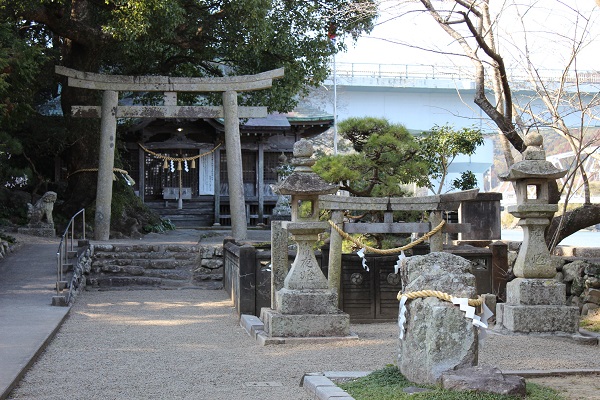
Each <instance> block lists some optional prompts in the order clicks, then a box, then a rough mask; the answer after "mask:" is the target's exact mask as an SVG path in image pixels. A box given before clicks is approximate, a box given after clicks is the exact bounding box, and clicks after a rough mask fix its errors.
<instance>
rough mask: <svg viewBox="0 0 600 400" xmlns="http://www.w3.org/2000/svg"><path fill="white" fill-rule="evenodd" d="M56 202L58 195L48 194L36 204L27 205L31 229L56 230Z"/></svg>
mask: <svg viewBox="0 0 600 400" xmlns="http://www.w3.org/2000/svg"><path fill="white" fill-rule="evenodd" d="M54 202H56V193H55V192H46V193H44V195H43V196H42V197H41V198H40V199H39V200H38V201H36V203H35V204H31V203H27V217H28V218H29V227H30V228H34V227H45V226H48V227H51V228H54V221H53V220H52V210H53V209H54ZM44 217H45V218H46V221H45V224H44V223H43V222H42V219H43V218H44Z"/></svg>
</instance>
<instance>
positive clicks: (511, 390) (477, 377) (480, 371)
mask: <svg viewBox="0 0 600 400" xmlns="http://www.w3.org/2000/svg"><path fill="white" fill-rule="evenodd" d="M442 387H443V388H444V389H449V390H460V391H469V392H477V393H482V392H483V393H496V394H501V395H507V396H518V397H525V394H526V392H527V390H526V386H525V379H523V378H522V377H520V376H512V375H504V374H502V372H501V371H500V370H499V369H498V368H492V367H469V368H464V369H458V370H456V371H447V372H444V374H443V375H442Z"/></svg>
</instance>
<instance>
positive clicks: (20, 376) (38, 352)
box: [0, 306, 71, 400]
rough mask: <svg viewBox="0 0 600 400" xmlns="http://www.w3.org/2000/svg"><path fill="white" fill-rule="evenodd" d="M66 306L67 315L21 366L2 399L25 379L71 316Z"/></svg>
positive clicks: (1, 396)
mask: <svg viewBox="0 0 600 400" xmlns="http://www.w3.org/2000/svg"><path fill="white" fill-rule="evenodd" d="M65 308H66V312H65V315H63V316H62V318H61V319H60V321H59V322H58V324H56V327H55V328H54V329H53V330H52V332H50V334H49V335H48V337H47V338H46V339H45V340H44V341H43V342H42V343H41V345H40V347H39V348H38V349H37V350H35V351H34V353H33V354H32V355H31V358H30V359H29V361H28V362H27V363H26V364H25V365H23V368H21V371H20V372H19V373H18V374H17V375H16V376H15V379H14V380H13V381H12V383H11V384H10V385H8V387H7V388H6V390H5V391H4V393H0V400H3V399H6V398H8V396H9V395H10V393H11V392H12V390H13V389H14V388H15V387H16V386H17V385H18V384H19V382H20V381H21V379H23V376H25V374H26V373H27V371H28V370H29V368H30V367H31V366H32V365H33V364H34V363H35V362H36V361H37V359H38V358H39V356H40V355H41V354H42V353H43V352H44V350H46V347H48V345H49V344H50V342H51V341H52V339H54V336H56V334H57V333H58V331H59V330H60V328H61V326H62V325H63V323H64V322H65V321H66V320H67V318H68V317H69V314H70V313H71V306H67V307H65Z"/></svg>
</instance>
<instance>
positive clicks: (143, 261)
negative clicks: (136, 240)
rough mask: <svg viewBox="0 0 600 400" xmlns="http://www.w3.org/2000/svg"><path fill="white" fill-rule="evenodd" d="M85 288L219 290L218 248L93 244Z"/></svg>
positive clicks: (219, 250) (220, 280)
mask: <svg viewBox="0 0 600 400" xmlns="http://www.w3.org/2000/svg"><path fill="white" fill-rule="evenodd" d="M91 253H92V266H91V271H90V273H89V275H88V277H87V281H88V282H87V284H88V287H92V288H112V289H116V288H123V287H132V286H134V287H146V288H148V287H152V288H163V289H175V288H203V289H221V288H222V287H223V284H222V280H223V272H222V271H223V268H222V265H223V262H222V254H223V253H222V248H220V247H215V246H201V245H187V244H95V245H91Z"/></svg>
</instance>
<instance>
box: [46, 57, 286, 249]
mask: <svg viewBox="0 0 600 400" xmlns="http://www.w3.org/2000/svg"><path fill="white" fill-rule="evenodd" d="M55 72H56V73H57V74H58V75H63V76H66V77H67V78H68V80H67V85H68V86H71V87H76V88H85V89H93V90H102V91H103V92H104V93H103V95H102V106H101V107H96V106H73V107H72V110H71V112H72V115H73V116H75V117H93V118H97V117H100V118H101V123H100V152H99V160H98V184H97V192H96V215H95V225H94V237H95V239H96V240H108V238H109V234H110V213H111V201H112V176H113V173H112V170H113V167H114V155H115V140H116V135H117V118H220V117H222V118H224V119H225V149H226V151H227V154H228V155H231V157H228V158H227V161H228V162H227V178H228V181H229V204H230V208H231V231H232V235H233V237H234V238H235V239H237V240H243V239H246V236H247V226H246V206H245V203H246V201H245V198H244V184H243V175H242V153H241V143H240V131H239V119H240V118H260V117H266V116H267V108H266V107H238V103H237V94H238V92H247V91H254V90H261V89H268V88H270V87H271V86H272V84H273V79H277V78H281V77H283V75H284V70H283V68H280V69H276V70H271V71H267V72H263V73H260V74H256V75H243V76H231V77H216V78H183V77H168V76H125V75H103V74H95V73H90V72H82V71H77V70H74V69H70V68H65V67H62V66H56V67H55ZM119 91H127V92H164V106H119V103H118V101H119V93H118V92H119ZM177 92H222V93H223V106H222V107H203V106H178V105H177ZM216 195H218V194H215V196H216Z"/></svg>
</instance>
